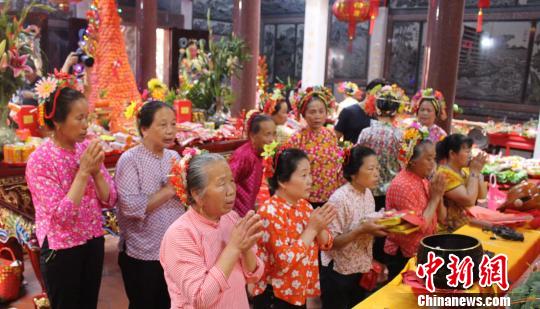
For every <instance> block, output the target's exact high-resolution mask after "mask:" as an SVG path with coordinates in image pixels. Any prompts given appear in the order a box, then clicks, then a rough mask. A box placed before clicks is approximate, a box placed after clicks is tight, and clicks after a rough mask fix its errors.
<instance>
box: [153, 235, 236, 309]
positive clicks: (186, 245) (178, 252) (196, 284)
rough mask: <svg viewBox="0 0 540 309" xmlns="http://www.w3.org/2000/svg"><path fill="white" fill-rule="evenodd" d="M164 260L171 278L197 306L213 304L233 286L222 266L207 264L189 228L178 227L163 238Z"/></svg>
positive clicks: (206, 306)
mask: <svg viewBox="0 0 540 309" xmlns="http://www.w3.org/2000/svg"><path fill="white" fill-rule="evenodd" d="M162 247H163V248H162V252H161V257H160V260H161V264H162V266H163V269H164V272H165V273H166V274H167V278H168V279H169V282H172V284H174V285H175V286H176V287H177V289H178V290H180V291H181V293H182V294H183V295H185V298H186V299H188V300H191V301H192V304H191V305H192V306H193V307H195V308H210V307H212V306H214V305H215V304H216V303H217V302H218V301H219V299H220V297H221V296H222V294H223V292H225V291H226V290H227V289H229V288H230V285H229V283H228V282H227V278H226V277H225V274H224V273H223V271H222V270H221V269H219V268H218V267H217V266H213V267H211V268H210V269H208V268H207V267H206V266H205V260H204V252H202V250H203V249H202V248H199V246H198V245H197V243H196V242H195V236H194V235H193V234H192V233H191V232H190V231H188V230H177V231H175V232H174V233H172V234H170V235H167V236H166V237H165V239H164V240H163V244H162Z"/></svg>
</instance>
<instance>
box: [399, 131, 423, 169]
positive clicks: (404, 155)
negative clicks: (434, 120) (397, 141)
mask: <svg viewBox="0 0 540 309" xmlns="http://www.w3.org/2000/svg"><path fill="white" fill-rule="evenodd" d="M428 138H429V129H428V128H427V127H426V126H422V125H420V124H419V123H418V122H414V123H413V124H412V125H411V126H410V127H409V128H407V129H406V130H405V132H403V140H402V142H401V149H400V150H399V157H398V160H399V161H400V162H401V164H402V166H403V167H405V166H407V164H408V163H409V161H410V160H411V157H412V155H413V152H414V147H416V145H417V144H418V143H419V142H421V141H423V140H425V139H428Z"/></svg>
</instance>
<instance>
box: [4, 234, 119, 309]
mask: <svg viewBox="0 0 540 309" xmlns="http://www.w3.org/2000/svg"><path fill="white" fill-rule="evenodd" d="M117 243H118V238H116V237H113V236H106V237H105V262H104V266H103V278H102V280H101V289H100V294H99V304H98V309H122V308H127V307H128V300H127V297H126V293H125V291H124V284H123V282H122V274H121V273H120V268H119V267H118V263H117V258H118V249H117V246H116V245H117ZM24 277H25V281H26V284H25V287H24V295H23V296H22V297H21V298H20V299H19V300H17V301H15V302H13V303H11V304H9V306H7V307H3V306H2V305H0V308H16V309H34V303H33V301H32V297H33V296H34V295H36V294H39V293H40V292H41V287H40V285H39V283H38V281H37V279H36V276H35V275H34V272H33V270H32V265H31V264H30V261H29V260H25V269H24Z"/></svg>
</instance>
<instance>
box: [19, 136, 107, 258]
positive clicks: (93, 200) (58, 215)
mask: <svg viewBox="0 0 540 309" xmlns="http://www.w3.org/2000/svg"><path fill="white" fill-rule="evenodd" d="M89 144H90V141H89V140H86V141H84V142H82V143H78V144H75V150H74V151H70V150H67V149H63V148H61V147H58V146H56V145H55V144H54V143H53V141H52V140H47V141H45V142H44V143H43V144H41V146H39V147H38V148H37V149H36V151H34V152H33V153H32V155H31V156H30V159H29V160H28V163H27V164H26V183H27V184H28V189H29V190H30V193H31V194H32V201H33V203H34V209H35V211H36V219H35V222H36V236H37V239H38V242H39V245H40V246H42V245H43V241H44V240H45V237H47V239H48V242H49V247H50V248H51V249H52V250H59V249H67V248H73V247H75V246H79V245H82V244H84V243H86V241H87V240H90V239H92V238H94V237H99V236H103V227H102V226H103V217H102V214H101V208H102V207H107V208H108V207H112V206H114V203H115V202H116V189H115V186H114V183H113V180H112V178H111V176H110V175H109V172H108V171H107V169H106V168H105V166H104V165H101V173H102V174H103V176H104V177H105V181H106V182H107V184H108V185H109V200H108V201H99V199H98V196H97V193H96V185H95V183H94V179H93V178H92V177H90V178H89V179H88V183H87V185H86V189H85V191H84V196H83V197H82V200H81V202H80V203H79V205H76V204H75V203H73V201H72V200H70V198H69V197H68V196H67V194H68V192H69V190H70V189H71V185H72V184H73V180H74V179H75V176H76V174H77V172H78V171H79V163H80V158H81V155H82V154H83V152H84V151H85V150H86V148H88V145H89Z"/></svg>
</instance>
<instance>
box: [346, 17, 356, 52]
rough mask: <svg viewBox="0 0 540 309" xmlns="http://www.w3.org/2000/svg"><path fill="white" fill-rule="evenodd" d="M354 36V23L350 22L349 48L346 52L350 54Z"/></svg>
mask: <svg viewBox="0 0 540 309" xmlns="http://www.w3.org/2000/svg"><path fill="white" fill-rule="evenodd" d="M355 35H356V23H355V22H353V21H351V22H349V46H348V47H347V51H348V52H349V53H352V50H353V41H354V36H355Z"/></svg>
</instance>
